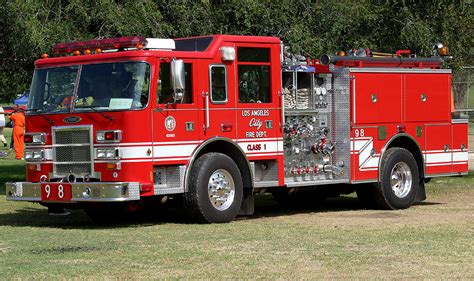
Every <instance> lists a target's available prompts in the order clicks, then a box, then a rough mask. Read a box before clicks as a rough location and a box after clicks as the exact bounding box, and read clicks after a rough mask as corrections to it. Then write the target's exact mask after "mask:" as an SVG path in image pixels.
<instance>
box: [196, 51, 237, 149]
mask: <svg viewBox="0 0 474 281" xmlns="http://www.w3.org/2000/svg"><path fill="white" fill-rule="evenodd" d="M198 69H199V70H198V72H199V84H200V85H199V86H198V87H199V90H198V92H199V96H200V97H199V99H200V103H201V110H200V111H201V114H200V120H201V125H200V128H199V131H200V139H201V141H206V140H208V139H210V138H213V137H222V138H226V139H229V140H235V139H236V137H237V124H236V118H235V84H234V79H235V78H234V68H233V63H232V62H222V61H220V60H219V61H208V62H207V63H200V65H199V66H198Z"/></svg>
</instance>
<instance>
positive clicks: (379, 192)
mask: <svg viewBox="0 0 474 281" xmlns="http://www.w3.org/2000/svg"><path fill="white" fill-rule="evenodd" d="M380 173H381V175H380V182H379V183H378V185H377V188H375V189H374V200H375V202H376V203H377V205H378V207H380V208H383V209H392V210H394V209H406V208H408V207H410V206H411V205H412V204H413V202H414V201H415V196H416V193H417V191H418V188H419V173H418V166H417V164H416V161H415V158H414V157H413V155H412V154H411V153H410V152H409V151H408V150H406V149H404V148H399V147H394V148H390V149H388V150H387V151H386V152H385V155H384V158H383V159H382V165H381V170H380Z"/></svg>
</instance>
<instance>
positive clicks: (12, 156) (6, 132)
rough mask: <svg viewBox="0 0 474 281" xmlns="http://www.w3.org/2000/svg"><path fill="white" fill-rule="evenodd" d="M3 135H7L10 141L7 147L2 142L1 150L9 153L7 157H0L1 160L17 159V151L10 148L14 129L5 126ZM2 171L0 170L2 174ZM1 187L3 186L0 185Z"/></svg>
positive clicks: (0, 144)
mask: <svg viewBox="0 0 474 281" xmlns="http://www.w3.org/2000/svg"><path fill="white" fill-rule="evenodd" d="M3 135H4V136H5V139H6V140H7V142H8V146H7V148H4V147H3V143H1V142H0V151H2V152H3V151H6V152H7V153H8V155H7V156H6V157H0V161H3V160H5V159H6V160H8V159H15V152H14V151H13V150H9V148H10V142H11V136H12V129H11V128H4V129H3ZM1 173H2V171H1V170H0V174H1ZM0 188H1V187H0Z"/></svg>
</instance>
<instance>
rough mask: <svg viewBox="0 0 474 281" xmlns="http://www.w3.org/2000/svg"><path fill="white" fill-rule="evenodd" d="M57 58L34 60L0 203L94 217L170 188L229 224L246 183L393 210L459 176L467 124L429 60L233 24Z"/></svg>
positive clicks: (247, 190)
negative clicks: (324, 48)
mask: <svg viewBox="0 0 474 281" xmlns="http://www.w3.org/2000/svg"><path fill="white" fill-rule="evenodd" d="M53 53H55V54H58V55H60V56H57V57H48V56H47V55H45V56H43V58H42V59H39V60H37V61H36V63H35V67H36V68H35V73H34V77H33V81H32V85H31V94H30V99H29V103H28V110H27V127H26V135H25V142H26V149H25V158H26V162H27V165H26V166H27V176H26V181H25V182H16V183H7V185H6V192H7V199H8V200H23V201H32V202H39V203H40V204H42V205H44V206H47V207H48V208H49V209H50V211H51V212H59V211H61V210H62V209H64V208H66V209H73V208H83V209H85V211H86V212H87V213H88V214H89V215H90V216H92V217H102V215H104V214H106V213H107V212H108V211H110V210H112V212H116V208H117V207H120V208H136V207H140V206H141V205H143V204H146V203H152V204H154V203H156V202H160V201H165V200H167V199H169V198H175V199H176V198H180V199H182V202H183V207H184V208H185V210H186V212H187V213H188V215H189V216H190V217H191V218H193V219H194V220H195V221H197V222H228V221H230V220H232V219H234V218H235V216H236V215H237V214H252V213H253V209H254V204H253V203H254V201H253V200H254V194H255V193H256V192H265V191H270V192H272V193H273V194H274V196H275V198H276V199H278V200H280V201H283V200H287V199H288V198H289V197H290V196H291V194H292V193H293V192H295V191H298V190H308V189H310V190H312V189H315V188H317V187H318V186H328V187H327V188H328V189H332V190H333V191H335V192H336V193H340V192H344V191H349V192H351V191H356V192H357V195H358V196H359V198H360V199H361V200H362V201H363V202H364V203H366V204H368V205H370V206H376V207H379V208H384V209H402V208H407V207H409V206H411V205H412V204H413V203H414V202H416V201H421V200H424V199H425V192H424V183H425V182H426V181H427V180H428V179H429V178H431V177H435V176H447V175H463V174H466V173H467V165H468V156H467V155H468V154H467V127H468V124H467V119H465V118H461V117H462V116H458V115H455V114H453V110H452V99H453V98H452V93H451V71H450V70H449V69H441V65H442V59H441V58H440V57H434V58H425V59H423V58H401V57H398V56H395V57H392V58H373V57H364V58H362V57H357V56H352V57H349V56H346V57H342V56H335V57H330V56H324V57H322V58H321V60H309V59H306V58H302V57H300V56H294V55H292V54H290V53H288V51H287V49H286V48H283V46H282V44H281V41H280V39H279V38H275V37H256V36H230V35H213V36H204V37H194V38H182V39H174V40H171V39H150V38H148V39H146V38H143V37H139V36H132V37H122V38H115V39H102V40H91V41H82V42H72V43H61V44H57V45H55V46H54V47H53ZM61 55H62V56H61Z"/></svg>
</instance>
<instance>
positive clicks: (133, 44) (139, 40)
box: [53, 36, 148, 54]
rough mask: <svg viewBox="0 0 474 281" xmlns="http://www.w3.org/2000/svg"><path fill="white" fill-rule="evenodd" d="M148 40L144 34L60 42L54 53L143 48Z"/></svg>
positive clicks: (55, 46) (54, 47) (54, 48)
mask: <svg viewBox="0 0 474 281" xmlns="http://www.w3.org/2000/svg"><path fill="white" fill-rule="evenodd" d="M147 43H148V41H147V40H146V38H145V37H143V36H127V37H119V38H108V39H97V40H88V41H79V42H68V43H58V44H56V45H54V46H53V53H54V54H64V53H72V52H74V51H83V50H96V49H101V50H111V49H122V48H138V49H142V48H144V47H145V46H146V45H147Z"/></svg>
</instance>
